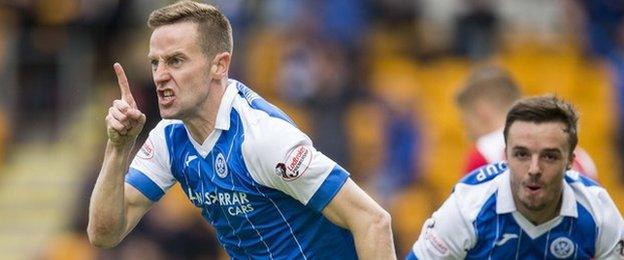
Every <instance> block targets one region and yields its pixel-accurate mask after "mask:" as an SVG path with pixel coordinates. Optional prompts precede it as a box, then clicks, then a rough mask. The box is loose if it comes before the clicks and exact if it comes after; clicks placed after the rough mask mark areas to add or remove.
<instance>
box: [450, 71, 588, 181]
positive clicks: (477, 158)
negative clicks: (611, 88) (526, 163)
mask: <svg viewBox="0 0 624 260" xmlns="http://www.w3.org/2000/svg"><path fill="white" fill-rule="evenodd" d="M520 97H521V93H520V89H519V87H518V85H517V84H516V83H515V81H514V80H513V78H512V77H511V75H510V74H509V73H508V72H507V71H505V70H504V69H502V68H500V67H497V66H493V65H486V66H484V67H479V68H477V69H475V70H474V71H473V72H472V73H471V74H470V76H469V78H468V81H467V83H466V84H465V85H464V86H463V88H462V89H460V90H459V92H458V93H457V96H456V101H457V104H458V106H459V108H460V111H461V117H462V120H463V121H464V125H465V128H466V132H467V134H468V136H469V137H470V139H472V140H473V141H474V143H473V145H472V147H471V148H470V152H469V153H468V156H467V158H466V163H465V165H464V168H463V169H462V173H464V174H468V173H470V172H471V171H473V170H475V169H477V168H479V167H481V166H483V165H486V164H489V163H493V162H497V161H503V160H505V153H504V150H505V140H504V137H503V127H504V125H505V116H506V114H507V110H508V109H509V108H510V107H511V106H512V105H513V103H514V102H515V101H516V100H518V99H520ZM574 156H575V157H574V163H573V165H572V169H573V170H576V171H578V172H580V173H582V174H584V175H585V176H588V177H590V178H592V179H597V172H596V166H595V164H594V162H593V161H592V159H591V157H590V156H589V154H587V152H585V150H583V149H582V148H579V147H578V146H577V148H576V150H574Z"/></svg>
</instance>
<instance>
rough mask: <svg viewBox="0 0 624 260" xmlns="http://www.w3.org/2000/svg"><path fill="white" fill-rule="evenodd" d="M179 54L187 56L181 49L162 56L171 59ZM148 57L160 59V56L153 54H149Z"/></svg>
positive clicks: (164, 58)
mask: <svg viewBox="0 0 624 260" xmlns="http://www.w3.org/2000/svg"><path fill="white" fill-rule="evenodd" d="M178 56H182V57H186V55H185V54H184V53H182V52H181V51H175V52H173V53H171V54H168V55H164V56H162V58H163V60H169V59H171V58H173V57H178ZM147 58H148V59H149V60H156V59H158V57H157V56H156V55H153V54H148V55H147Z"/></svg>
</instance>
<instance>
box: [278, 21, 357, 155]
mask: <svg viewBox="0 0 624 260" xmlns="http://www.w3.org/2000/svg"><path fill="white" fill-rule="evenodd" d="M293 36H295V37H291V41H290V42H289V43H287V45H286V47H285V51H284V52H285V53H284V56H283V61H282V63H281V67H280V68H279V69H278V79H279V81H278V88H279V89H280V90H281V93H282V97H283V98H285V99H286V100H287V101H288V102H290V103H291V104H303V105H304V107H305V108H306V110H307V111H308V112H309V115H310V119H311V121H312V122H314V124H312V125H311V130H312V133H311V136H312V140H313V141H314V144H315V146H316V147H317V149H318V150H319V151H322V152H323V153H325V154H327V155H328V156H330V157H331V158H333V159H334V160H335V161H336V162H337V163H339V164H341V165H349V161H348V151H347V148H348V144H347V142H348V138H347V134H346V129H345V116H346V115H345V113H346V111H347V108H348V107H349V105H350V103H351V101H352V100H353V99H354V98H356V95H354V94H355V93H354V92H352V91H350V90H351V89H355V87H351V88H350V87H349V85H350V84H351V82H352V78H351V76H352V74H353V72H352V70H353V66H352V64H350V63H349V60H348V59H347V55H348V54H347V52H346V51H345V50H344V48H341V46H340V45H337V44H335V43H333V42H330V41H327V40H325V39H323V38H320V37H310V35H307V34H304V33H301V32H296V33H294V35H293Z"/></svg>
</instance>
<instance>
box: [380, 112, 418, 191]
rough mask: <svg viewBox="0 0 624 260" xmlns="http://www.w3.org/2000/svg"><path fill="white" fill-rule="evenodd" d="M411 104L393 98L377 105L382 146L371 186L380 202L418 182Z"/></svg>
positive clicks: (414, 129)
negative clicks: (380, 158)
mask: <svg viewBox="0 0 624 260" xmlns="http://www.w3.org/2000/svg"><path fill="white" fill-rule="evenodd" d="M413 106H414V105H413V104H409V103H408V104H398V102H396V103H395V102H394V101H382V103H381V106H380V110H381V111H382V114H383V117H384V122H383V124H384V128H385V130H384V135H383V142H384V143H385V145H384V147H383V151H382V156H383V159H382V161H381V165H380V166H379V169H378V172H377V173H378V174H377V176H375V179H374V183H375V185H374V186H375V187H376V190H377V192H378V195H379V196H380V197H381V199H382V201H385V202H387V203H388V202H390V200H391V199H393V198H394V197H395V195H396V194H398V193H400V192H402V191H403V190H404V189H405V188H407V187H409V186H411V185H413V184H414V183H415V182H417V181H419V179H418V177H419V175H420V172H419V168H420V165H418V162H419V161H420V160H419V159H418V158H420V145H421V135H420V131H419V122H418V121H416V119H417V118H416V115H415V111H414V110H413Z"/></svg>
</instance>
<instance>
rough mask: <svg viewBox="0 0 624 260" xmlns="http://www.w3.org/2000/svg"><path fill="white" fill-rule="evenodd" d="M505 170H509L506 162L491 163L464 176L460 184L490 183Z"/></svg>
mask: <svg viewBox="0 0 624 260" xmlns="http://www.w3.org/2000/svg"><path fill="white" fill-rule="evenodd" d="M505 171H507V164H506V163H505V162H496V163H491V164H488V165H484V166H481V167H479V168H477V169H475V170H473V171H472V172H470V173H469V174H467V175H466V176H464V177H463V178H462V179H461V180H460V181H459V183H458V184H466V185H473V186H474V185H480V184H484V183H488V182H491V181H492V180H494V179H495V178H496V177H498V176H499V175H501V174H503V173H504V172H505Z"/></svg>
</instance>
